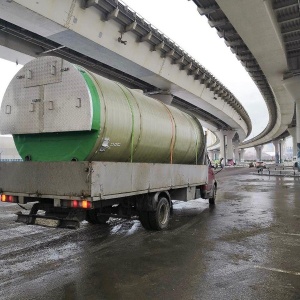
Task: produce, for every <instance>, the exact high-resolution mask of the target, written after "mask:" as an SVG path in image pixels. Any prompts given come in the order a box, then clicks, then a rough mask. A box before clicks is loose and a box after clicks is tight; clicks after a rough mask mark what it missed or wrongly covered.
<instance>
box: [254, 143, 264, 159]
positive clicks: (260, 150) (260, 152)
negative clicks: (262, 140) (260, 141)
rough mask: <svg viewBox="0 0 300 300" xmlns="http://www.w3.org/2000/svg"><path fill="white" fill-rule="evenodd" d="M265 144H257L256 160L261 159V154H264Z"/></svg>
mask: <svg viewBox="0 0 300 300" xmlns="http://www.w3.org/2000/svg"><path fill="white" fill-rule="evenodd" d="M263 147H264V146H263V145H259V146H255V147H254V148H255V151H256V161H261V160H262V159H261V155H262V150H263Z"/></svg>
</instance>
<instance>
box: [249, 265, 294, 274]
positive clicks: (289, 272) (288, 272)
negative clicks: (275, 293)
mask: <svg viewBox="0 0 300 300" xmlns="http://www.w3.org/2000/svg"><path fill="white" fill-rule="evenodd" d="M254 268H257V269H263V270H268V271H274V272H279V273H286V274H292V275H296V276H300V272H293V271H286V270H281V269H275V268H266V267H261V266H254Z"/></svg>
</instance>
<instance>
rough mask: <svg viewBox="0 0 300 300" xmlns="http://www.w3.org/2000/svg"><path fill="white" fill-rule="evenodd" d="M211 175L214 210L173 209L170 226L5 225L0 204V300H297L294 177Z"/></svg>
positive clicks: (9, 216) (9, 209) (297, 193)
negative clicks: (150, 229) (149, 228)
mask: <svg viewBox="0 0 300 300" xmlns="http://www.w3.org/2000/svg"><path fill="white" fill-rule="evenodd" d="M250 171H251V169H241V168H235V169H226V170H224V171H222V172H221V173H219V174H218V175H217V176H218V179H219V189H218V194H217V205H216V206H215V207H214V208H209V206H208V204H207V201H206V200H195V201H190V202H188V203H182V202H175V205H174V214H173V216H172V220H171V224H170V228H169V229H168V230H166V231H164V232H148V231H145V230H144V229H143V228H142V227H141V225H140V223H139V221H123V220H113V221H111V222H110V223H109V224H108V225H107V226H91V225H89V224H87V223H83V224H82V226H81V228H80V229H78V230H68V229H53V228H45V227H39V226H32V225H24V224H19V223H15V222H14V220H15V216H14V213H15V212H16V211H18V210H20V208H18V207H17V206H16V205H14V204H4V203H0V245H1V246H0V266H1V267H0V299H5V300H6V299H272V300H273V299H274V300H276V299H278V300H279V299H280V300H284V299H300V179H293V178H278V177H270V178H269V177H258V176H257V175H252V174H250V173H249V172H250Z"/></svg>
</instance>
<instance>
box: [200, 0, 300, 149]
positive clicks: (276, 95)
mask: <svg viewBox="0 0 300 300" xmlns="http://www.w3.org/2000/svg"><path fill="white" fill-rule="evenodd" d="M194 3H195V4H196V5H197V6H198V11H199V13H200V14H201V15H206V17H207V18H208V22H209V24H210V25H211V26H212V27H215V28H216V30H217V33H218V35H219V36H220V37H222V38H224V40H225V43H226V44H227V45H228V46H229V47H230V48H231V50H232V52H233V53H235V54H236V56H237V58H238V59H239V60H240V61H241V63H242V64H243V65H244V66H245V69H246V70H247V71H248V73H249V74H250V76H251V77H252V79H253V80H254V82H255V83H256V85H257V86H258V88H259V89H260V91H261V93H262V95H263V97H264V99H265V101H266V104H267V107H268V111H269V123H268V125H267V127H266V128H265V130H264V131H263V132H261V133H260V134H259V135H258V136H256V137H254V138H252V139H251V140H249V141H247V142H244V143H242V144H241V145H240V148H248V147H252V146H259V145H262V144H265V143H268V142H270V141H274V142H275V143H274V144H275V149H276V152H278V140H280V139H281V138H283V137H286V136H288V135H289V134H292V136H293V137H294V138H295V137H296V130H295V126H296V116H295V102H296V103H298V102H299V101H300V100H299V99H300V96H299V95H300V84H299V83H300V81H299V74H300V72H299V70H300V63H299V62H300V59H299V58H300V17H299V16H300V12H299V1H298V0H265V1H260V0H253V1H247V0H241V1H234V0H226V1H221V0H194ZM297 112H298V113H297V114H298V116H299V117H300V113H299V111H298V109H297ZM299 117H298V118H297V119H298V120H299ZM298 124H300V121H298ZM297 131H298V139H297V142H298V145H299V146H300V144H299V143H300V130H297ZM299 150H300V147H299V148H298V152H299Z"/></svg>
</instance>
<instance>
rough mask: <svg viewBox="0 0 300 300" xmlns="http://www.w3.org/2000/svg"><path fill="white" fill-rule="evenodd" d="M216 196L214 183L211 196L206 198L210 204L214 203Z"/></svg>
mask: <svg viewBox="0 0 300 300" xmlns="http://www.w3.org/2000/svg"><path fill="white" fill-rule="evenodd" d="M216 197H217V186H216V185H215V184H214V186H213V191H212V195H211V197H210V198H209V199H208V201H209V204H210V205H215V203H216Z"/></svg>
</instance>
